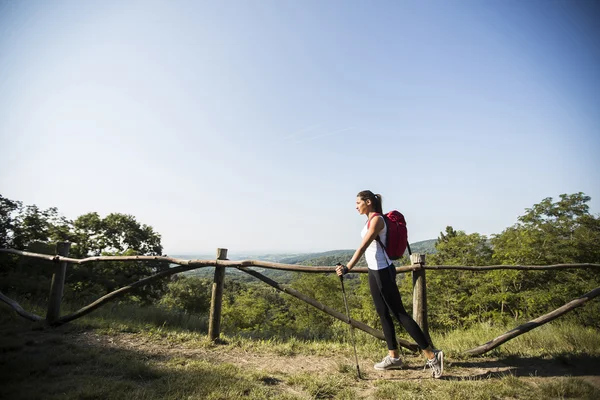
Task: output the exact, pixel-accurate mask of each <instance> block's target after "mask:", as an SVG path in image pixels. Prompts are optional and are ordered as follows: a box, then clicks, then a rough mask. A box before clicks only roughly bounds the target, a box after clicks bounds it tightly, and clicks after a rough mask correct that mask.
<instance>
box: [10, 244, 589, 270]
mask: <svg viewBox="0 0 600 400" xmlns="http://www.w3.org/2000/svg"><path fill="white" fill-rule="evenodd" d="M0 252H2V253H10V254H17V255H20V256H23V257H31V258H39V259H42V260H49V261H54V262H62V261H64V262H67V263H69V264H86V263H90V262H103V261H124V262H128V261H164V262H169V263H172V264H178V265H189V266H196V267H197V268H199V267H214V266H217V265H219V266H224V267H234V268H237V267H260V268H267V269H278V270H283V271H296V272H321V273H323V272H325V273H335V268H336V267H335V266H298V265H294V264H282V263H273V262H266V261H254V260H242V261H226V260H186V259H182V258H173V257H166V256H165V257H163V256H99V257H87V258H82V259H79V258H68V257H61V256H49V255H47V254H37V253H31V252H27V251H21V250H14V249H0ZM571 268H600V264H589V263H584V264H555V265H487V266H461V265H405V266H401V267H396V271H397V272H409V271H415V270H418V269H432V270H442V269H443V270H452V269H455V270H467V271H491V270H496V269H515V270H549V269H571ZM367 272H369V270H368V268H364V267H356V268H352V271H350V273H351V274H352V273H367Z"/></svg>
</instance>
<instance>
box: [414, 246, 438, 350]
mask: <svg viewBox="0 0 600 400" xmlns="http://www.w3.org/2000/svg"><path fill="white" fill-rule="evenodd" d="M410 262H411V264H412V265H413V266H419V267H420V266H423V265H425V254H419V253H415V254H412V255H411V256H410ZM412 278H413V318H414V320H415V322H416V323H417V324H418V325H419V326H420V327H421V329H422V330H423V333H424V334H425V338H426V339H427V341H428V342H429V343H430V344H431V346H432V347H433V342H432V341H431V336H429V324H428V323H427V281H426V280H425V269H423V268H419V269H416V270H414V271H413V273H412Z"/></svg>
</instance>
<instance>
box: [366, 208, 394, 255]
mask: <svg viewBox="0 0 600 400" xmlns="http://www.w3.org/2000/svg"><path fill="white" fill-rule="evenodd" d="M378 215H380V216H381V217H382V218H383V223H384V224H385V217H384V216H383V214H379V213H374V214H373V216H372V217H371V218H369V220H368V221H367V229H369V225H370V224H371V220H372V219H373V218H375V217H376V216H378ZM375 240H376V241H377V243H379V245H380V246H381V248H382V249H383V253H384V254H385V256H386V258H388V260H389V257H388V255H387V249H386V248H385V246H384V245H383V242H382V241H381V239H380V238H379V235H377V237H376V238H375Z"/></svg>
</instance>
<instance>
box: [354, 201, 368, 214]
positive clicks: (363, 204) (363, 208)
mask: <svg viewBox="0 0 600 400" xmlns="http://www.w3.org/2000/svg"><path fill="white" fill-rule="evenodd" d="M370 205H371V201H370V200H363V199H361V198H360V197H357V198H356V211H358V213H359V214H360V215H365V214H368V213H369V206H370Z"/></svg>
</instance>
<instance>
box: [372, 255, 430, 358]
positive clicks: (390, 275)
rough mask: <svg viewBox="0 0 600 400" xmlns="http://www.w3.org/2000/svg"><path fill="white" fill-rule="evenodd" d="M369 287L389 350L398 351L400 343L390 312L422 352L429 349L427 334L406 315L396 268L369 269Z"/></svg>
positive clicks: (391, 266)
mask: <svg viewBox="0 0 600 400" xmlns="http://www.w3.org/2000/svg"><path fill="white" fill-rule="evenodd" d="M369 287H370V289H371V296H373V301H374V302H375V310H377V314H379V318H380V319H381V325H382V326H383V335H384V336H385V341H386V342H387V346H388V350H397V349H398V341H397V340H396V332H395V330H394V322H393V321H392V317H391V316H390V312H391V313H392V315H393V316H394V317H396V319H397V320H398V322H400V324H401V325H402V326H403V327H404V329H406V331H407V332H408V334H409V335H410V336H411V337H412V338H413V339H414V341H415V342H417V344H418V345H419V347H420V348H421V350H423V349H426V348H427V347H429V343H427V339H426V338H425V334H424V333H423V331H422V330H421V328H420V327H419V325H417V323H416V322H415V321H414V320H413V319H412V318H411V317H410V315H408V314H407V313H406V310H405V309H404V305H402V299H401V298H400V292H399V291H398V286H397V285H396V268H395V267H394V266H393V265H390V266H389V267H387V268H384V269H379V270H373V269H369Z"/></svg>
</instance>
